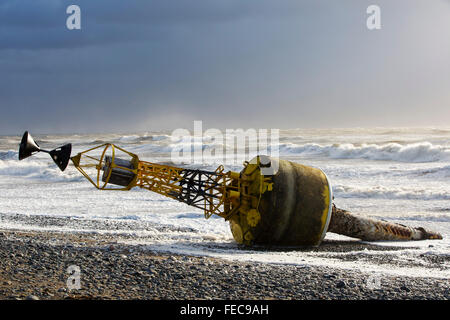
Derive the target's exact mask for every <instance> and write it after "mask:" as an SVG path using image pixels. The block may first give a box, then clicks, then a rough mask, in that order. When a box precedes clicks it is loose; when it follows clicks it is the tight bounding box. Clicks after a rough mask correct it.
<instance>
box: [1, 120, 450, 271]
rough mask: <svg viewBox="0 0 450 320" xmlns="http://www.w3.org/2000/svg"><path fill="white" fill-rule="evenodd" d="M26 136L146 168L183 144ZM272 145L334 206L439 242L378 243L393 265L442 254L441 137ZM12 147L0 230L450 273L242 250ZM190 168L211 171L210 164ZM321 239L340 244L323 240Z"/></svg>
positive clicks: (136, 136)
mask: <svg viewBox="0 0 450 320" xmlns="http://www.w3.org/2000/svg"><path fill="white" fill-rule="evenodd" d="M34 137H35V139H36V140H37V141H38V143H39V144H40V145H41V147H43V148H47V149H50V148H53V147H56V146H59V145H61V144H64V143H68V142H73V154H75V153H77V152H79V151H82V150H85V149H88V148H91V147H93V146H95V145H96V144H102V143H105V142H107V141H108V142H112V143H115V144H117V145H119V146H123V147H124V148H125V149H127V150H129V151H131V152H135V153H137V154H138V155H139V156H140V158H141V159H142V160H147V161H154V162H164V161H168V160H170V152H171V150H172V148H173V147H174V146H177V144H180V143H186V141H183V140H180V141H176V140H175V141H172V139H170V132H145V133H130V134H127V135H121V134H104V135H101V134H99V135H92V134H91V135H79V134H78V135H63V136H59V135H45V136H39V135H34ZM279 140H280V145H279V149H280V157H282V158H286V159H288V160H291V161H295V162H299V163H303V164H306V165H312V166H316V167H320V168H321V169H322V170H324V171H325V172H326V173H327V176H328V177H329V179H330V181H331V183H332V185H333V189H334V196H335V200H334V202H335V203H336V205H337V206H338V207H341V208H343V209H348V210H350V211H352V212H355V213H358V214H361V215H366V216H373V217H376V218H379V219H385V220H389V221H394V222H399V223H402V224H405V225H411V226H423V227H425V228H430V229H433V230H436V231H438V232H441V233H442V235H443V236H444V239H443V240H434V241H419V242H414V243H411V242H405V243H388V244H389V245H395V246H399V247H405V248H404V249H402V250H400V251H397V255H398V259H415V260H416V261H422V260H421V259H422V258H421V255H425V257H426V255H429V254H433V255H444V256H445V255H449V254H450V241H449V239H450V130H449V129H442V128H441V129H439V128H428V129H427V128H425V129H420V128H419V129H417V128H412V129H408V128H375V129H362V128H360V129H314V130H313V129H311V130H307V129H293V130H282V131H281V132H280V139H279ZM19 142H20V137H19V136H17V137H12V136H0V188H1V190H2V192H1V193H0V226H1V228H11V229H22V230H48V231H62V232H95V233H98V234H102V233H108V234H117V235H127V236H128V237H127V240H126V241H127V242H128V243H134V244H142V245H147V246H148V247H149V248H150V249H151V250H156V251H158V250H159V251H169V252H176V253H181V254H195V255H208V256H217V257H223V258H226V259H234V260H247V261H260V262H267V263H289V264H300V265H325V266H332V267H340V268H346V269H356V270H365V271H368V272H372V271H377V272H386V273H391V274H400V275H413V276H433V277H443V278H450V275H449V270H450V266H448V265H443V266H442V268H441V269H439V268H430V266H427V265H426V263H427V262H426V259H425V260H423V265H420V266H417V265H416V266H414V267H411V268H409V269H408V268H406V269H405V268H403V269H401V270H398V269H395V268H394V267H392V266H388V265H386V266H384V265H373V264H370V263H368V262H365V260H364V259H363V257H362V259H361V261H358V263H355V262H354V261H347V262H345V261H344V260H342V259H336V257H334V256H333V255H330V254H325V253H323V252H321V253H319V252H316V253H314V252H305V251H296V250H287V251H280V250H277V251H268V252H267V251H261V250H246V249H243V248H240V247H239V246H237V245H236V244H235V243H234V241H233V239H232V236H231V232H230V231H229V226H228V224H227V223H226V222H225V221H224V220H223V219H221V218H218V217H213V218H211V219H209V220H206V219H204V217H203V213H202V211H201V210H198V209H195V208H192V207H189V206H187V205H185V204H182V203H179V202H177V201H174V200H171V199H168V198H164V197H163V196H160V195H158V194H154V193H151V192H148V191H146V190H140V189H133V190H131V191H129V192H106V191H98V190H96V189H94V188H93V186H92V185H91V184H89V183H88V182H87V181H86V180H85V179H84V178H83V177H82V176H81V175H80V174H79V173H78V171H77V170H76V169H75V168H74V167H73V166H69V167H68V168H67V169H66V171H65V172H64V173H62V172H60V171H59V169H58V168H57V167H56V166H55V165H54V163H53V162H52V161H51V159H50V158H49V157H48V155H47V154H37V155H36V156H33V157H31V158H28V159H26V160H23V161H20V162H19V161H18V160H17V147H18V144H19ZM94 142H95V143H94ZM195 143H199V144H200V145H201V146H202V149H205V148H213V147H214V143H215V142H212V141H195ZM178 146H179V145H178ZM198 167H201V168H202V169H206V170H211V169H214V166H213V165H208V166H198ZM226 169H227V170H240V167H239V166H227V167H226ZM33 217H41V218H43V219H39V220H36V219H33ZM52 218H55V219H52ZM56 218H58V219H56ZM37 221H39V223H38V222H37ZM42 221H45V223H44V222H42ZM326 239H338V240H339V239H341V240H348V238H346V237H342V236H339V235H334V234H331V233H330V234H327V238H326ZM124 241H125V240H124ZM378 245H386V243H378ZM411 246H414V247H415V248H414V249H410V248H409V247H411ZM406 247H408V248H406ZM383 252H384V251H383ZM372 253H374V252H371V251H370V250H369V252H368V253H367V254H372ZM377 254H381V253H380V252H378V253H377ZM386 254H388V253H386Z"/></svg>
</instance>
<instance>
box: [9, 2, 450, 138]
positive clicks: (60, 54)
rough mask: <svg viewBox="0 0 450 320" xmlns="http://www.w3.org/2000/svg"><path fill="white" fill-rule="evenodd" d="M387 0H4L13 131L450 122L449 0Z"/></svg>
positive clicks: (10, 131)
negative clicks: (72, 23) (371, 27)
mask: <svg viewBox="0 0 450 320" xmlns="http://www.w3.org/2000/svg"><path fill="white" fill-rule="evenodd" d="M379 2H380V6H381V7H382V17H383V20H382V22H383V28H382V30H381V31H377V32H369V31H368V30H367V28H366V27H365V19H366V17H367V14H366V12H365V11H366V8H367V6H368V5H369V4H372V2H369V1H349V0H347V1H338V2H337V1H299V0H292V1H287V0H284V1H283V0H282V1H273V0H246V1H242V0H239V1H238V0H227V1H223V0H220V1H219V0H184V1H181V0H180V1H175V0H171V1H161V0H160V1H138V0H129V1H125V0H121V1H119V0H108V1H106V0H104V1H101V0H96V1H92V0H86V1H75V0H73V1H58V0H28V1H24V0H22V1H16V0H8V1H2V2H1V3H0V75H1V77H0V110H1V117H0V133H17V134H18V133H20V132H21V131H23V130H25V129H30V130H38V131H40V132H51V131H60V132H62V131H64V132H83V131H102V130H108V131H111V130H120V131H126V130H134V129H139V130H150V129H152V128H156V129H161V128H167V129H170V128H174V127H179V126H183V127H187V128H190V127H191V126H192V123H191V121H192V120H195V119H200V120H204V121H205V126H216V127H248V126H253V127H301V126H355V125H366V124H371V125H391V124H403V125H409V124H411V123H412V122H413V121H416V122H420V121H422V120H423V119H429V122H426V121H425V122H423V123H424V124H429V123H432V122H433V121H434V120H435V119H445V115H446V116H450V115H449V113H448V111H446V110H449V108H448V103H449V101H450V94H449V92H448V89H447V88H448V86H449V85H450V79H449V74H450V70H449V68H450V63H449V57H450V55H449V53H450V45H449V42H450V36H449V34H450V28H449V27H450V23H449V21H450V19H448V16H450V12H449V10H448V9H449V6H448V2H443V1H432V2H427V4H424V3H423V2H421V1H419V0H418V1H400V0H396V1H379ZM70 4H77V5H79V6H80V7H81V15H82V30H73V31H69V30H67V29H66V18H67V16H68V15H67V14H66V8H67V6H69V5H70ZM445 10H447V11H445ZM429 108H433V110H434V111H433V112H429ZM445 112H447V113H445ZM386 115H389V116H386ZM424 115H426V116H424Z"/></svg>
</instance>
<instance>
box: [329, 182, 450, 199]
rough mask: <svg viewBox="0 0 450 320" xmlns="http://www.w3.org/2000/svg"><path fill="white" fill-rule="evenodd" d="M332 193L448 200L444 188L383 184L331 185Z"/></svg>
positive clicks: (368, 196)
mask: <svg viewBox="0 0 450 320" xmlns="http://www.w3.org/2000/svg"><path fill="white" fill-rule="evenodd" d="M333 193H334V195H335V196H336V197H339V198H371V199H398V200H450V194H449V193H448V192H447V191H446V190H436V189H434V190H433V189H422V188H414V189H412V188H406V187H405V188H395V187H394V188H393V187H385V186H373V187H369V186H368V187H351V186H345V185H336V186H333Z"/></svg>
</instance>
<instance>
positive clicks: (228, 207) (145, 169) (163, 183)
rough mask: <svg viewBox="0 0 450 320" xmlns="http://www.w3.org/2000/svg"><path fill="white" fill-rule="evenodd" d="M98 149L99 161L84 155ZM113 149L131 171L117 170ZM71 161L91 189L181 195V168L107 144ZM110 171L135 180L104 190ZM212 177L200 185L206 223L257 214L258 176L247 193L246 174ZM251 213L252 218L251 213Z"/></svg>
mask: <svg viewBox="0 0 450 320" xmlns="http://www.w3.org/2000/svg"><path fill="white" fill-rule="evenodd" d="M101 148H104V150H103V151H102V152H101V156H100V157H99V158H96V157H93V156H90V155H88V153H90V152H92V151H95V150H97V149H101ZM109 148H111V153H112V158H111V164H110V167H109V168H110V171H109V172H108V173H107V176H106V179H105V181H104V183H103V184H102V183H101V181H100V176H101V171H102V170H103V169H104V162H105V161H104V160H105V155H106V152H107V151H108V150H109ZM116 149H117V150H120V151H121V152H123V153H125V154H127V155H128V156H130V157H131V159H132V160H131V161H132V163H133V169H130V168H126V167H122V166H119V165H117V164H116V163H115V162H114V159H115V156H116ZM84 158H87V159H88V160H90V161H94V162H95V163H94V164H92V163H88V164H83V159H84ZM71 160H72V162H73V164H74V165H75V167H76V168H77V170H78V171H80V172H81V174H82V175H83V176H84V177H85V178H86V179H87V180H88V181H89V182H91V183H92V185H94V186H95V187H96V188H97V189H100V190H130V189H131V188H133V187H135V186H137V187H140V188H143V189H147V190H150V191H153V192H156V193H159V194H161V195H163V196H166V197H169V198H172V199H176V200H180V198H179V195H180V192H181V191H182V187H181V182H183V181H184V180H186V178H185V177H184V176H183V174H182V173H183V171H184V170H186V169H185V168H179V167H174V166H169V165H162V164H157V163H151V162H146V161H140V160H139V157H138V156H137V155H135V154H133V153H131V152H128V151H126V150H124V149H122V148H120V147H118V146H116V145H113V144H110V143H105V144H102V145H99V146H97V147H93V148H91V149H88V150H85V151H83V152H80V153H78V154H77V155H76V156H74V157H72V158H71ZM244 165H245V166H246V167H247V166H248V165H249V164H248V162H247V163H245V164H244ZM258 165H259V164H258ZM258 165H257V167H258ZM91 167H95V169H96V170H97V174H96V179H95V180H94V179H92V178H91V177H90V176H89V174H88V173H87V172H86V171H85V168H91ZM257 167H256V168H255V170H256V169H257ZM114 168H119V169H121V170H127V171H130V172H132V173H134V174H135V178H134V179H133V181H131V182H130V184H129V185H128V186H125V187H123V188H107V185H108V183H109V180H110V177H111V173H112V169H114ZM214 173H215V174H214V178H213V179H212V180H210V181H209V182H208V181H207V182H205V184H204V187H205V189H206V190H208V192H209V194H208V195H203V196H204V197H205V199H204V202H203V205H202V209H203V211H204V214H205V218H206V219H208V218H210V217H211V216H212V215H213V214H216V215H218V216H220V217H223V218H224V219H225V220H229V219H231V218H232V217H233V216H234V215H235V214H237V213H238V212H240V211H241V212H242V213H245V214H247V212H249V210H251V209H256V210H257V208H258V204H259V199H260V196H261V193H262V192H264V191H265V190H266V189H267V185H268V183H267V182H266V180H267V178H264V177H263V176H261V179H262V180H261V182H260V183H258V184H257V185H258V188H259V190H249V186H250V185H251V183H252V181H250V180H252V179H253V178H252V179H250V180H249V178H248V177H247V176H248V174H246V175H245V176H246V177H244V178H241V174H240V173H238V172H233V171H228V172H224V167H223V166H219V167H218V168H217V169H216V170H215V172H214ZM263 188H264V191H263ZM256 191H259V194H258V195H255V192H256ZM256 193H258V192H256ZM180 201H181V200H180ZM252 213H253V214H254V212H253V211H252ZM256 220H257V221H256ZM256 220H254V221H255V222H254V223H257V222H258V221H259V219H258V218H257V216H256Z"/></svg>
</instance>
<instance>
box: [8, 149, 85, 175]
mask: <svg viewBox="0 0 450 320" xmlns="http://www.w3.org/2000/svg"><path fill="white" fill-rule="evenodd" d="M16 158H17V153H16V155H15V156H14V160H0V176H4V177H7V176H10V177H11V176H12V177H24V178H27V179H37V180H45V181H49V182H71V181H82V180H83V179H84V178H83V176H81V175H80V174H78V172H77V171H76V170H75V169H74V168H70V167H68V168H67V169H66V171H64V172H61V171H60V170H59V168H58V167H56V166H55V164H54V163H53V162H51V161H48V162H47V161H42V160H31V159H27V161H18V160H16Z"/></svg>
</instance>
